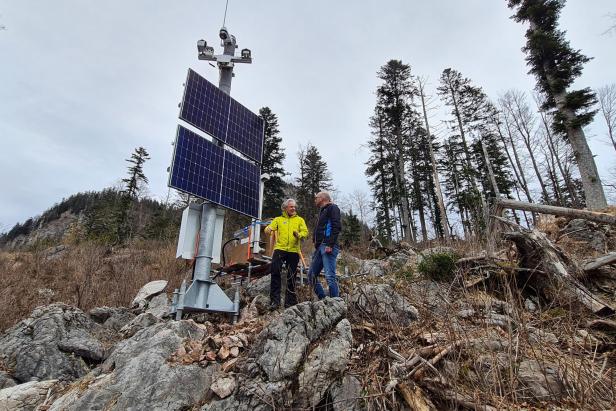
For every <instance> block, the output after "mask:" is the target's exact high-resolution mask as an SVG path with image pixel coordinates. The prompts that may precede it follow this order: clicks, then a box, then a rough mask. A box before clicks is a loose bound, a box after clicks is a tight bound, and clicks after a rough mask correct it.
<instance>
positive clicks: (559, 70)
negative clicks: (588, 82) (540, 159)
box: [508, 0, 607, 210]
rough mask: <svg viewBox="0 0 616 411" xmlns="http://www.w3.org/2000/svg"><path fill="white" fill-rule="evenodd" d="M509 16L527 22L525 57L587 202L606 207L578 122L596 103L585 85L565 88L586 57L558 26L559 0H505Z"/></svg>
mask: <svg viewBox="0 0 616 411" xmlns="http://www.w3.org/2000/svg"><path fill="white" fill-rule="evenodd" d="M508 5H509V7H510V8H511V9H513V10H515V14H514V15H513V19H514V20H516V21H518V22H528V23H529V25H530V27H529V28H528V30H527V31H526V39H527V42H526V46H525V47H524V48H523V50H524V52H526V55H527V57H526V62H527V63H528V66H530V73H532V74H534V75H535V78H536V79H537V89H538V90H539V91H540V92H541V93H542V94H544V96H545V102H544V104H543V108H544V109H546V110H551V111H552V112H553V113H554V122H553V124H552V126H553V128H554V131H556V132H564V133H566V135H567V139H568V141H569V142H570V143H571V146H572V148H573V152H574V154H575V159H576V162H577V165H578V168H579V170H580V176H581V180H582V184H583V186H584V193H585V197H586V204H587V206H588V208H589V209H591V210H596V209H601V208H604V207H606V206H607V201H606V199H605V193H604V191H603V186H602V185H601V178H600V177H599V172H598V171H597V166H596V164H595V160H594V158H593V154H592V152H591V151H590V147H589V146H588V142H587V141H586V136H585V134H584V130H583V129H582V127H584V126H586V125H588V124H590V123H591V121H592V119H593V117H594V115H595V113H596V111H594V110H593V109H592V106H593V105H594V104H595V102H596V97H595V94H594V93H593V92H592V90H591V89H590V88H584V89H581V90H570V87H571V86H572V84H573V82H574V81H575V79H576V78H578V77H579V76H580V75H581V74H582V68H583V65H584V64H585V63H587V62H588V61H589V60H590V59H589V58H588V57H586V56H585V55H583V54H582V53H581V52H580V51H579V50H575V49H573V48H572V47H571V45H570V44H569V42H568V41H567V40H566V38H565V32H564V31H562V30H559V29H558V18H559V16H560V13H561V11H562V8H563V7H564V5H565V1H564V0H508Z"/></svg>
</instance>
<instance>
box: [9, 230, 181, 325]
mask: <svg viewBox="0 0 616 411" xmlns="http://www.w3.org/2000/svg"><path fill="white" fill-rule="evenodd" d="M185 272H186V268H185V264H184V263H183V262H182V261H176V259H175V244H173V243H171V242H169V243H160V242H138V243H135V244H133V245H132V246H131V248H125V249H118V250H111V249H110V248H109V247H105V246H101V245H98V244H94V243H81V244H79V245H75V246H69V247H68V248H67V249H66V251H62V252H60V253H58V254H56V255H54V256H50V255H49V252H48V251H32V252H0V277H1V278H2V289H1V290H0V331H4V330H5V329H7V328H9V327H10V326H12V325H13V324H15V323H17V322H18V321H20V320H21V319H23V318H25V317H27V316H28V315H29V314H30V312H31V311H32V310H33V309H34V308H35V307H37V306H39V305H44V304H49V303H52V302H64V303H66V304H70V305H74V306H76V307H79V308H80V309H82V310H84V311H86V310H89V309H91V308H94V307H99V306H125V307H126V306H128V305H129V304H130V303H131V301H132V299H133V298H134V297H135V295H136V293H137V291H139V289H140V288H141V287H142V286H143V285H144V284H146V283H147V282H149V281H153V280H160V279H164V280H168V281H169V282H170V284H169V285H168V290H172V289H173V288H175V287H178V286H179V283H180V282H181V279H182V278H183V276H184V274H185Z"/></svg>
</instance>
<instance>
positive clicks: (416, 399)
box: [396, 382, 437, 411]
mask: <svg viewBox="0 0 616 411" xmlns="http://www.w3.org/2000/svg"><path fill="white" fill-rule="evenodd" d="M396 388H397V389H398V392H399V393H400V394H401V395H402V398H404V401H406V403H407V404H408V406H409V407H410V408H411V410H412V411H432V410H436V409H437V408H436V407H435V406H434V404H433V403H432V401H430V399H429V398H428V397H427V396H426V394H425V393H424V392H423V390H422V389H421V388H420V387H418V386H417V385H415V384H412V383H411V385H409V384H407V383H404V382H401V383H398V385H397V386H396Z"/></svg>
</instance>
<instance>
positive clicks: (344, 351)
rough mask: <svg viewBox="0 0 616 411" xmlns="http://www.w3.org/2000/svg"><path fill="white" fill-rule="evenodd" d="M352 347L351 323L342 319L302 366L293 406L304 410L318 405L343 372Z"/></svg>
mask: <svg viewBox="0 0 616 411" xmlns="http://www.w3.org/2000/svg"><path fill="white" fill-rule="evenodd" d="M352 345H353V335H352V334H351V323H350V322H349V320H347V319H346V318H345V319H343V320H341V321H340V322H339V323H338V325H336V329H335V331H334V332H333V333H331V334H330V335H329V336H328V337H327V338H326V339H325V340H324V341H323V342H322V343H321V344H319V345H318V346H317V347H316V348H315V349H314V350H312V352H311V353H310V354H309V355H308V358H307V359H306V361H305V362H304V369H303V370H302V372H301V373H300V374H299V377H298V381H299V388H298V392H297V398H298V400H297V401H296V402H295V405H296V406H298V407H301V408H306V407H316V406H317V405H318V404H319V402H320V401H321V398H323V397H324V396H325V393H326V391H327V389H328V388H329V386H330V385H331V384H332V381H334V380H335V379H336V377H337V376H339V375H341V374H342V373H343V372H344V370H345V368H346V366H347V363H348V362H349V357H350V354H351V346H352Z"/></svg>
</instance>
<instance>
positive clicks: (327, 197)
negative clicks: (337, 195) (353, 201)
mask: <svg viewBox="0 0 616 411" xmlns="http://www.w3.org/2000/svg"><path fill="white" fill-rule="evenodd" d="M317 195H318V196H321V197H323V198H324V199H325V200H326V201H332V196H331V195H330V194H329V191H320V192H319V193H317Z"/></svg>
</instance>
